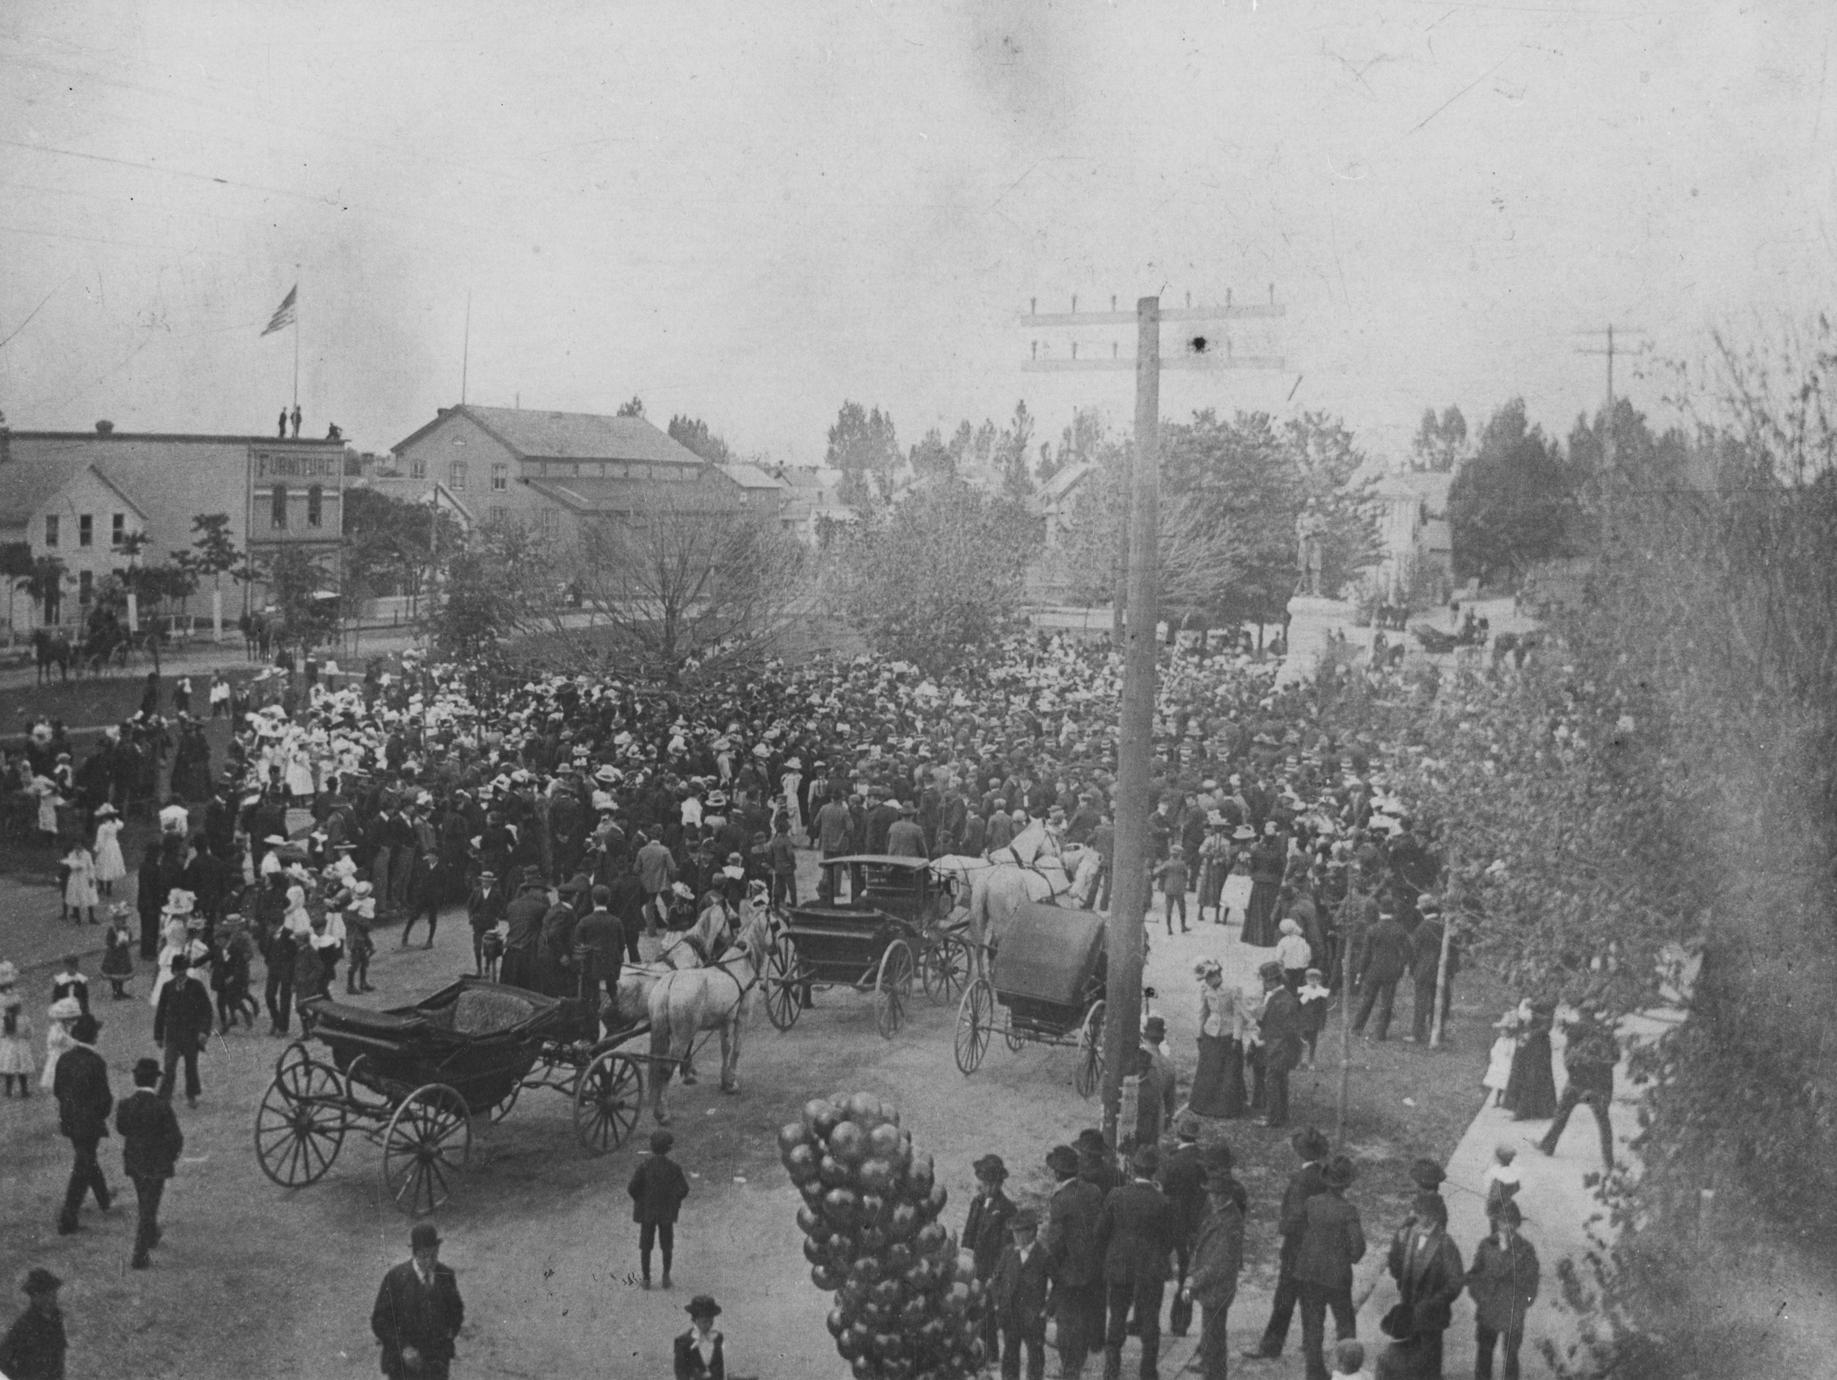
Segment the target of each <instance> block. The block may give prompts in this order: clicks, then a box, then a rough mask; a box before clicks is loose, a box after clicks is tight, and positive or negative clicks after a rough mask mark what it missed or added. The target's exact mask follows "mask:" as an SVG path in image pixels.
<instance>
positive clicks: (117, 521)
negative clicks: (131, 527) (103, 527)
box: [108, 513, 128, 546]
mask: <svg viewBox="0 0 1837 1380" xmlns="http://www.w3.org/2000/svg"><path fill="white" fill-rule="evenodd" d="M127 534H128V515H127V514H126V513H116V514H115V515H114V516H113V517H112V518H110V519H109V531H108V544H109V545H110V546H120V545H121V539H122V538H123V537H125V536H127Z"/></svg>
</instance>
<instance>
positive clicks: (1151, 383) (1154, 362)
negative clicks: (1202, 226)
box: [1021, 287, 1286, 1147]
mask: <svg viewBox="0 0 1837 1380" xmlns="http://www.w3.org/2000/svg"><path fill="white" fill-rule="evenodd" d="M1269 296H1270V300H1269V305H1267V306H1255V307H1236V306H1233V305H1232V304H1231V300H1230V297H1229V296H1228V295H1227V297H1226V299H1225V303H1226V304H1225V305H1224V306H1223V307H1197V308H1196V307H1194V306H1193V305H1192V303H1191V300H1190V299H1189V300H1188V302H1187V305H1186V306H1185V307H1184V308H1173V309H1170V310H1167V311H1163V310H1162V309H1161V299H1160V298H1159V297H1143V298H1141V299H1139V300H1138V301H1137V302H1136V304H1135V310H1134V311H1133V312H1119V311H1118V310H1117V309H1116V299H1115V298H1114V297H1112V298H1111V299H1110V310H1109V311H1107V312H1088V313H1084V314H1082V315H1081V314H1080V313H1079V311H1078V299H1077V298H1076V297H1074V298H1073V299H1072V310H1071V311H1070V312H1068V313H1063V314H1053V313H1049V314H1041V312H1040V311H1039V303H1038V300H1037V299H1036V300H1035V301H1034V302H1033V303H1032V304H1031V309H1030V310H1029V312H1028V313H1027V314H1026V315H1024V316H1022V317H1021V324H1022V325H1024V326H1034V327H1048V326H1050V327H1062V326H1121V325H1127V324H1129V323H1130V322H1133V323H1134V324H1135V327H1136V351H1135V358H1134V359H1126V358H1123V357H1121V356H1120V354H1119V353H1118V351H1117V348H1116V347H1115V346H1112V347H1111V352H1110V354H1109V356H1108V357H1105V356H1103V355H1101V354H1099V355H1097V356H1095V357H1090V356H1087V357H1086V358H1084V359H1080V358H1079V357H1078V346H1077V345H1076V344H1074V345H1073V346H1072V347H1071V355H1070V357H1069V358H1066V359H1055V358H1047V359H1041V358H1040V352H1039V342H1038V341H1035V342H1034V345H1033V348H1032V350H1031V352H1030V358H1029V359H1028V361H1027V363H1026V364H1025V365H1024V366H1023V367H1024V368H1026V369H1029V370H1035V371H1046V370H1065V369H1071V370H1117V369H1133V370H1134V371H1135V451H1134V456H1133V459H1132V463H1131V465H1130V472H1129V521H1128V522H1127V524H1126V527H1127V530H1128V562H1127V567H1126V578H1125V586H1126V587H1124V586H1119V588H1118V589H1117V591H1116V602H1117V607H1118V608H1119V610H1120V609H1121V608H1122V607H1123V606H1124V605H1125V603H1126V604H1127V608H1128V619H1127V621H1126V622H1125V623H1124V624H1123V626H1122V634H1123V637H1122V642H1121V645H1122V649H1123V694H1122V707H1121V715H1120V718H1121V722H1120V724H1119V725H1118V730H1119V731H1118V735H1117V752H1116V766H1117V770H1116V797H1115V802H1114V804H1115V818H1116V856H1115V859H1114V862H1113V864H1112V866H1113V869H1114V878H1113V882H1112V893H1113V896H1114V904H1113V905H1112V907H1111V910H1110V915H1109V920H1108V922H1107V934H1106V938H1105V945H1104V948H1105V950H1106V953H1107V956H1108V975H1107V986H1106V990H1105V993H1104V1023H1103V1130H1104V1139H1105V1140H1107V1141H1108V1142H1109V1143H1110V1145H1111V1146H1112V1147H1114V1146H1115V1145H1116V1144H1117V1143H1118V1141H1119V1139H1120V1134H1119V1128H1118V1126H1117V1116H1118V1112H1119V1109H1120V1108H1121V1106H1122V1090H1123V1079H1124V1078H1125V1077H1127V1076H1128V1075H1129V1074H1130V1073H1131V1072H1132V1063H1133V1056H1134V1054H1135V1051H1136V1049H1137V1047H1138V1046H1139V1044H1140V1041H1141V1029H1142V965H1143V928H1142V927H1143V924H1144V922H1145V920H1146V917H1147V914H1148V904H1149V901H1150V899H1151V888H1150V885H1149V876H1148V814H1149V804H1148V791H1149V775H1150V771H1149V768H1150V759H1151V758H1152V756H1153V753H1154V710H1155V680H1156V664H1155V657H1156V654H1157V651H1158V647H1157V637H1156V629H1157V626H1158V624H1159V622H1160V618H1159V614H1158V610H1157V605H1158V602H1159V596H1160V564H1161V563H1160V527H1159V502H1160V482H1161V459H1160V457H1161V421H1160V412H1161V371H1162V370H1163V369H1207V370H1212V369H1281V368H1283V367H1284V365H1283V361H1282V360H1281V359H1280V358H1274V357H1259V356H1248V357H1234V355H1233V352H1232V350H1231V346H1230V342H1229V341H1228V340H1227V341H1222V342H1215V341H1213V340H1212V339H1211V338H1210V337H1209V336H1207V335H1206V334H1204V333H1203V332H1195V333H1189V334H1188V336H1187V338H1186V339H1185V340H1184V341H1183V342H1182V344H1181V347H1180V349H1179V350H1178V351H1177V352H1172V353H1170V354H1168V355H1165V356H1164V355H1163V352H1162V348H1161V325H1162V323H1163V322H1179V323H1182V324H1185V323H1202V322H1215V321H1223V320H1231V319H1242V318H1248V317H1261V318H1271V317H1279V316H1282V315H1284V314H1285V312H1286V308H1284V307H1281V306H1279V305H1277V303H1276V300H1275V296H1276V292H1275V288H1274V287H1271V288H1270V290H1269Z"/></svg>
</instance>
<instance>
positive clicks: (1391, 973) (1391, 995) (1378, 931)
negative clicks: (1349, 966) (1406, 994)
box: [1352, 900, 1410, 1041]
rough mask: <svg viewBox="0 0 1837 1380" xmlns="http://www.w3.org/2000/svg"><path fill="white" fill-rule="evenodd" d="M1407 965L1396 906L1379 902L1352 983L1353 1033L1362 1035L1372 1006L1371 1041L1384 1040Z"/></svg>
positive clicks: (1407, 939)
mask: <svg viewBox="0 0 1837 1380" xmlns="http://www.w3.org/2000/svg"><path fill="white" fill-rule="evenodd" d="M1409 966H1410V934H1409V931H1408V930H1406V929H1404V928H1403V926H1402V925H1401V924H1400V923H1399V922H1398V920H1397V912H1396V907H1395V905H1394V904H1393V903H1391V902H1390V901H1388V900H1380V901H1379V902H1378V923H1377V924H1375V925H1373V926H1372V927H1371V933H1370V934H1368V935H1366V936H1365V946H1364V952H1363V953H1361V954H1360V955H1359V966H1358V968H1357V969H1356V970H1355V971H1354V972H1353V975H1352V976H1353V980H1354V981H1355V982H1356V983H1357V984H1358V988H1359V1014H1358V1015H1357V1016H1355V1017H1354V1018H1353V1021H1352V1033H1353V1034H1354V1035H1361V1034H1363V1033H1364V1031H1365V1022H1366V1020H1367V1019H1369V1018H1370V1016H1371V1009H1372V1007H1373V1005H1374V1004H1375V1005H1376V1006H1377V1008H1378V1028H1377V1031H1376V1032H1375V1033H1374V1034H1373V1035H1372V1037H1371V1038H1372V1039H1374V1040H1380V1041H1381V1040H1383V1039H1384V1037H1385V1036H1386V1035H1387V1034H1388V1033H1389V1032H1390V1028H1391V1006H1392V1004H1393V1003H1395V1001H1396V1000H1397V983H1398V981H1399V980H1400V979H1401V978H1402V977H1403V975H1404V973H1405V972H1407V971H1408V969H1409Z"/></svg>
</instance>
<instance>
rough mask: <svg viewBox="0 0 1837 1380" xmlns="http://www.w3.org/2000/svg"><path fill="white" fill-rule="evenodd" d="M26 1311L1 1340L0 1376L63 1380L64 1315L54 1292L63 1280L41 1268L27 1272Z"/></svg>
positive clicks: (66, 1345) (18, 1379) (32, 1379)
mask: <svg viewBox="0 0 1837 1380" xmlns="http://www.w3.org/2000/svg"><path fill="white" fill-rule="evenodd" d="M23 1287H24V1289H25V1295H26V1310H25V1312H23V1313H21V1314H20V1315H19V1316H18V1318H16V1319H15V1320H14V1322H13V1325H12V1326H11V1327H9V1328H8V1329H7V1331H6V1337H5V1339H4V1340H0V1375H10V1376H12V1377H13V1380H64V1352H65V1350H66V1349H67V1347H68V1345H69V1343H68V1342H67V1341H66V1339H65V1337H64V1314H63V1312H62V1311H61V1310H60V1309H59V1308H58V1306H57V1291H58V1290H59V1289H61V1288H63V1287H64V1281H63V1280H61V1279H59V1278H58V1277H57V1276H56V1275H54V1274H52V1273H51V1272H50V1271H49V1270H47V1269H45V1268H44V1267H43V1266H34V1267H33V1268H32V1269H31V1270H29V1271H27V1272H26V1279H25V1285H24V1286H23Z"/></svg>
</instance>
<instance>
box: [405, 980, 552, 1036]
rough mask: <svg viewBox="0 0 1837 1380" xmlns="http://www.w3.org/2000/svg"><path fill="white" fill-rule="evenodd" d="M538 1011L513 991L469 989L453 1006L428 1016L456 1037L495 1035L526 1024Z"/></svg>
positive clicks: (535, 1006) (531, 1003)
mask: <svg viewBox="0 0 1837 1380" xmlns="http://www.w3.org/2000/svg"><path fill="white" fill-rule="evenodd" d="M537 1009H538V1008H537V1005H536V1003H535V1002H532V1001H529V1000H526V999H525V998H523V997H520V996H518V995H517V994H516V993H514V992H506V991H503V990H502V989H499V990H497V991H493V990H491V989H489V988H484V987H468V988H466V989H465V990H464V991H462V992H461V993H460V994H459V996H458V998H457V999H455V1000H454V1002H453V1004H452V1005H451V1006H449V1007H446V1008H445V1009H444V1010H442V1011H438V1012H430V1013H429V1014H430V1015H431V1016H433V1017H435V1019H436V1020H437V1021H438V1022H439V1024H441V1025H443V1026H445V1027H446V1028H447V1029H448V1030H451V1031H452V1032H453V1033H454V1034H455V1035H495V1034H497V1033H498V1032H499V1031H502V1030H509V1029H510V1028H511V1027H512V1026H518V1025H521V1024H523V1022H524V1021H527V1020H528V1019H529V1018H530V1017H531V1016H533V1015H535V1014H536V1011H537Z"/></svg>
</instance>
